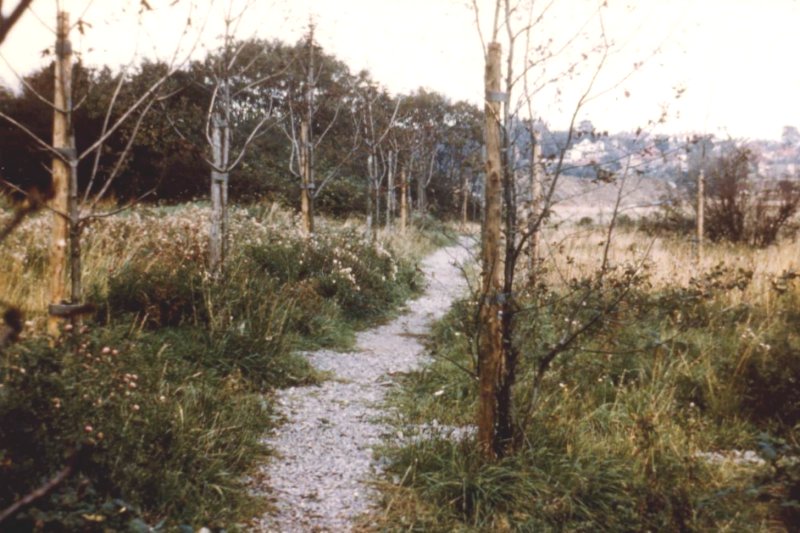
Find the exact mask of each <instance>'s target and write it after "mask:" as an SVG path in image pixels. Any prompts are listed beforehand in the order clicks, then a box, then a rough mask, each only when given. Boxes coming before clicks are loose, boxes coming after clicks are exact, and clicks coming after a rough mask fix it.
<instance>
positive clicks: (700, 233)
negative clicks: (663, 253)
mask: <svg viewBox="0 0 800 533" xmlns="http://www.w3.org/2000/svg"><path fill="white" fill-rule="evenodd" d="M703 142H705V141H703ZM703 152H704V153H703V156H704V159H705V147H704V148H703ZM703 166H705V160H704V161H703ZM705 195H706V173H705V169H704V168H702V167H701V168H700V172H699V173H698V174H697V266H700V265H701V264H702V262H703V244H704V243H703V237H704V235H705V230H704V228H703V226H704V225H705V203H706V201H705Z"/></svg>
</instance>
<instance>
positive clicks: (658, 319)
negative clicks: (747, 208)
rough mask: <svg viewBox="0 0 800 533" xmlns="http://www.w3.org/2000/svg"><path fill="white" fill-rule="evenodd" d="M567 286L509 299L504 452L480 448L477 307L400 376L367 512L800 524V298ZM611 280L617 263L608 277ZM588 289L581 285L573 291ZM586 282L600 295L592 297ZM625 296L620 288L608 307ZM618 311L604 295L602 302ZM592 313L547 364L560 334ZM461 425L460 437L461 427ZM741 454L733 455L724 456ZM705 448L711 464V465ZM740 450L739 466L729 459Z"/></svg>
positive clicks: (547, 521) (778, 287)
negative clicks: (510, 407) (514, 351)
mask: <svg viewBox="0 0 800 533" xmlns="http://www.w3.org/2000/svg"><path fill="white" fill-rule="evenodd" d="M652 268H655V267H654V266H653V265H649V266H646V267H645V268H643V269H642V273H641V275H638V277H636V279H629V281H628V282H626V284H624V285H620V284H619V283H618V281H617V282H615V281H613V279H612V277H609V276H606V278H605V280H604V281H603V282H602V283H600V282H599V281H598V279H597V278H584V279H581V278H572V279H569V278H567V279H566V280H565V281H564V283H563V284H562V285H557V284H553V285H551V286H550V288H549V289H548V288H545V286H544V285H543V286H542V287H539V288H538V289H537V291H535V292H534V293H531V292H527V293H526V294H525V295H524V296H523V297H522V298H521V299H520V300H519V312H518V314H517V316H516V320H517V327H516V328H515V331H516V338H515V343H516V344H517V346H518V348H519V350H520V356H521V362H520V364H521V366H520V368H519V370H518V374H517V376H518V379H517V382H516V385H515V389H514V396H515V409H516V411H515V420H516V422H517V427H516V441H517V442H516V448H515V451H514V452H513V453H511V454H510V455H508V456H507V457H505V458H503V459H501V460H498V461H496V462H490V461H486V460H485V459H484V458H483V457H482V456H481V454H480V453H478V447H477V443H476V440H475V431H474V428H472V426H471V424H472V421H473V420H474V418H475V413H476V410H477V392H478V390H477V380H476V377H475V376H476V357H475V335H476V323H475V315H476V300H477V299H476V298H475V297H472V298H468V299H465V300H462V301H460V302H458V303H457V304H456V305H455V306H454V307H453V308H452V309H451V311H450V312H449V313H448V315H447V316H446V317H445V318H444V319H443V320H442V321H441V322H440V323H439V324H437V325H436V326H435V327H434V329H433V331H432V335H431V340H430V351H431V353H432V355H433V362H432V363H431V364H429V365H428V366H426V367H425V368H423V369H421V370H419V371H416V372H414V373H411V374H409V375H407V376H404V377H403V378H402V379H401V384H402V388H401V393H400V394H397V395H394V396H393V397H392V398H391V400H390V403H391V405H393V406H394V408H395V415H394V417H393V418H392V420H391V422H392V423H393V425H394V427H395V428H396V429H395V431H394V432H393V435H394V433H398V432H399V433H401V434H402V433H406V434H408V433H413V428H415V427H416V428H419V427H420V426H421V425H424V426H430V425H437V426H442V427H458V428H462V431H460V432H459V433H457V436H456V437H449V438H448V437H445V436H442V435H446V432H445V433H442V434H434V435H432V436H429V437H425V436H423V437H421V438H411V439H408V438H406V439H403V438H400V439H396V438H392V439H390V440H388V441H387V443H386V445H385V448H384V449H383V450H382V453H383V454H385V457H386V462H387V465H388V466H387V468H386V474H385V476H384V477H383V480H382V481H380V482H379V486H380V488H381V491H382V510H381V511H378V512H377V513H376V514H375V515H374V516H373V517H371V518H370V520H372V521H374V527H378V528H380V529H384V530H398V529H404V530H409V531H791V530H793V528H794V527H796V524H797V523H798V520H800V514H799V513H798V509H800V481H799V480H800V460H798V456H800V441H799V440H798V438H799V437H800V424H799V422H800V415H799V414H798V413H800V401H798V398H800V397H798V393H797V390H798V388H797V383H798V381H799V380H800V335H798V333H797V330H796V324H797V320H798V318H800V316H798V309H800V288H798V287H797V286H796V285H795V284H794V282H793V281H792V280H793V279H794V276H793V275H791V274H787V275H784V276H777V277H774V278H772V283H771V284H767V285H768V286H771V287H772V288H771V289H768V290H770V291H772V292H771V294H770V295H767V296H765V297H763V298H760V299H759V303H749V302H747V301H744V300H743V299H742V297H741V295H742V293H745V292H746V291H749V290H750V288H749V287H750V285H751V283H752V282H753V279H752V278H753V273H752V272H749V271H747V270H743V269H741V268H729V267H726V266H725V265H722V264H720V265H717V266H716V267H714V268H712V269H710V270H708V271H707V272H705V273H703V274H701V275H698V276H696V277H694V278H692V279H691V280H690V281H689V282H688V283H686V284H675V283H673V284H664V285H661V284H659V285H657V286H656V285H654V284H653V283H651V282H650V276H649V275H648V270H649V269H652ZM622 270H624V268H622ZM589 286H591V287H593V289H592V290H591V291H586V290H584V288H585V287H589ZM598 287H599V288H598ZM620 287H622V288H623V289H624V290H625V291H626V293H625V297H624V299H621V300H620V301H619V303H618V304H617V305H614V306H609V305H608V301H609V300H614V298H616V295H618V294H619V291H620V290H623V289H621V288H620ZM614 301H616V300H614ZM598 310H602V311H604V315H603V317H602V319H601V320H599V321H598V322H597V324H596V326H595V327H592V328H590V329H589V330H588V331H587V332H586V333H585V334H584V335H583V336H582V337H581V338H580V339H579V341H578V342H576V343H575V344H574V345H573V346H572V347H571V348H570V349H568V350H565V351H564V352H563V353H561V354H560V355H559V356H558V357H556V359H555V360H554V361H553V363H552V365H551V366H550V368H549V369H548V370H547V371H546V372H545V373H544V374H543V377H542V380H541V385H540V387H539V388H538V390H537V391H536V393H534V390H535V387H534V384H535V382H536V372H537V368H538V363H539V361H540V358H541V357H542V355H543V354H545V353H547V352H548V350H549V349H551V348H552V347H553V346H554V345H555V344H556V343H557V342H558V341H559V339H560V338H562V336H563V334H564V331H565V330H567V328H568V327H569V326H568V324H570V323H572V324H582V323H587V321H588V320H589V319H590V318H591V316H593V314H594V313H595V312H597V311H598ZM470 428H472V429H470ZM745 450H752V451H753V452H755V454H756V455H754V456H751V459H750V460H746V461H745V460H741V459H740V457H741V454H738V455H737V451H738V452H743V451H745ZM709 454H710V456H711V457H709ZM737 457H738V458H739V459H737Z"/></svg>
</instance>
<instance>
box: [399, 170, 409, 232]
mask: <svg viewBox="0 0 800 533" xmlns="http://www.w3.org/2000/svg"><path fill="white" fill-rule="evenodd" d="M407 225H408V174H407V173H406V168H405V167H403V168H401V169H400V233H403V234H405V232H406V226H407Z"/></svg>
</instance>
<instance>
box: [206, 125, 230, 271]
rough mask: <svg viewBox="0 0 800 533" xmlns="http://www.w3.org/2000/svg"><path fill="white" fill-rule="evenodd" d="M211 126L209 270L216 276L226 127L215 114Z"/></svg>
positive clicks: (219, 264)
mask: <svg viewBox="0 0 800 533" xmlns="http://www.w3.org/2000/svg"><path fill="white" fill-rule="evenodd" d="M212 121H213V124H212V128H213V129H212V133H211V141H212V148H211V149H212V152H213V153H212V158H213V160H214V166H215V167H216V168H212V169H211V228H210V230H209V254H208V255H209V270H210V271H211V272H213V273H215V274H218V273H219V271H220V269H221V268H222V264H223V261H224V258H225V245H224V240H225V214H226V208H225V203H226V200H227V196H228V194H227V181H228V173H227V172H222V171H221V170H219V169H224V168H226V166H227V165H226V161H225V159H226V158H225V140H226V137H227V136H228V135H227V132H226V131H225V130H227V125H226V123H225V122H224V121H223V120H222V119H221V118H220V116H219V115H218V114H215V115H214V117H213V119H212Z"/></svg>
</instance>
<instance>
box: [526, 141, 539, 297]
mask: <svg viewBox="0 0 800 533" xmlns="http://www.w3.org/2000/svg"><path fill="white" fill-rule="evenodd" d="M541 152H542V148H541V145H540V144H539V140H538V139H537V138H536V136H535V135H533V134H532V135H531V204H530V209H529V211H528V232H529V233H530V235H529V236H528V239H529V242H528V261H529V263H528V284H529V285H530V286H531V287H533V286H534V285H535V284H536V283H537V273H538V270H539V247H540V237H541V232H540V226H541V220H539V219H540V217H541V216H542V213H541V209H542V165H541V164H540V161H539V160H540V159H541Z"/></svg>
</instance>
